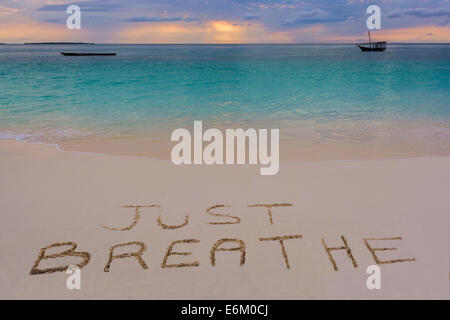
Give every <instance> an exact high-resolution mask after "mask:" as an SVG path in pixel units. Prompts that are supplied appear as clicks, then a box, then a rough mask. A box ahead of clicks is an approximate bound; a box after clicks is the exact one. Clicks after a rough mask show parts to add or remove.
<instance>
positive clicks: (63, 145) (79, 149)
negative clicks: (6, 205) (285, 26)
mask: <svg viewBox="0 0 450 320" xmlns="http://www.w3.org/2000/svg"><path fill="white" fill-rule="evenodd" d="M18 136H19V137H17V138H14V137H1V138H0V141H14V142H20V143H30V144H36V145H44V146H51V147H53V148H55V149H56V150H57V151H59V152H68V153H74V154H91V155H99V156H113V157H115V156H118V157H125V158H142V159H149V160H160V161H168V162H170V161H171V160H170V159H169V157H164V156H160V155H161V153H159V154H158V155H152V154H148V155H137V154H127V153H126V152H125V153H122V152H117V151H115V150H112V149H111V148H106V149H104V151H106V152H98V151H92V148H90V147H89V145H93V143H92V142H75V143H74V142H73V141H61V142H58V143H55V142H45V141H28V140H25V139H21V138H20V136H21V135H18ZM104 141H107V140H104ZM104 141H100V143H103V142H104ZM109 142H110V143H113V144H114V143H116V142H117V140H110V141H109ZM125 144H127V142H125ZM173 144H175V143H172V146H173ZM167 145H170V141H169V142H168V143H167ZM86 146H88V147H87V148H86ZM88 150H89V151H88ZM166 154H170V149H167V150H166ZM282 155H283V153H282V151H281V150H280V163H310V162H312V163H314V162H319V163H320V162H352V161H356V162H358V161H377V160H410V159H421V158H450V151H449V152H442V153H438V154H410V155H403V156H402V155H386V154H384V155H382V154H381V153H377V154H376V155H375V156H373V155H372V156H360V157H358V156H349V157H348V158H336V157H331V158H326V157H325V158H323V157H320V156H319V157H318V158H314V157H313V158H308V157H306V158H304V159H298V157H295V156H294V158H295V159H294V158H292V155H291V157H288V159H286V158H284V157H283V156H282Z"/></svg>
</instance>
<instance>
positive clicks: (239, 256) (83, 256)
mask: <svg viewBox="0 0 450 320" xmlns="http://www.w3.org/2000/svg"><path fill="white" fill-rule="evenodd" d="M292 206H293V204H292V203H259V204H249V205H248V207H250V208H260V209H261V212H262V213H264V214H265V215H266V216H267V219H268V223H269V224H270V225H273V224H274V217H273V211H276V210H282V209H283V208H286V207H292ZM160 207H161V206H160V205H158V204H151V205H125V206H122V208H127V209H130V210H132V213H133V218H132V219H131V221H130V223H129V224H128V225H126V226H123V227H110V226H105V225H103V226H101V227H102V228H103V229H106V230H109V231H113V232H116V231H119V232H127V231H130V230H132V229H133V228H134V227H135V226H136V225H137V224H138V223H139V221H140V218H141V211H142V210H144V209H150V208H160ZM229 207H230V206H227V205H223V204H217V205H214V206H211V207H209V208H207V209H206V214H207V215H208V216H211V217H214V219H215V220H214V221H210V222H208V224H209V225H232V224H240V223H241V218H240V217H237V216H233V215H230V214H226V213H222V212H223V210H226V208H229ZM189 221H190V216H189V214H186V215H185V217H184V221H182V222H181V223H180V224H178V225H169V224H165V223H164V222H163V217H162V216H161V215H159V216H158V217H157V219H156V222H157V224H158V226H159V227H160V228H162V229H163V230H175V229H181V228H183V227H185V226H187V225H188V224H189ZM301 239H303V235H302V234H300V233H298V234H297V233H294V234H276V235H271V236H265V237H259V238H258V240H259V242H261V245H265V244H267V243H268V242H273V243H275V244H277V245H278V246H279V250H280V253H281V255H280V256H279V258H277V259H279V260H280V264H281V265H282V266H283V268H285V269H290V268H291V264H290V262H289V252H288V250H287V248H286V243H287V242H289V241H301ZM392 240H397V241H400V240H403V238H402V237H401V236H399V235H392V236H390V237H367V238H362V239H361V245H363V246H364V247H365V248H366V249H367V250H368V252H369V253H370V255H371V256H372V258H373V260H374V262H375V263H376V264H378V265H381V264H393V263H402V262H413V261H415V258H410V257H408V258H403V257H402V258H396V259H391V260H385V259H383V258H382V257H380V254H381V252H384V251H391V250H397V248H391V247H390V248H387V247H383V246H381V245H382V243H383V241H392ZM200 241H201V240H200V239H196V238H188V239H178V240H174V241H172V242H171V243H169V244H168V247H167V250H166V251H165V254H164V256H163V257H162V261H161V268H196V267H199V266H200V262H199V261H198V260H197V259H196V258H192V257H189V258H187V257H188V256H191V255H192V252H191V251H189V246H195V245H196V244H198V243H199V242H200ZM330 243H333V245H332V244H330ZM334 243H338V244H337V245H336V244H334ZM321 246H322V249H323V254H324V255H326V256H327V257H328V260H329V262H330V267H331V268H332V269H333V270H335V271H338V270H339V266H338V264H337V262H336V260H335V257H334V255H335V254H336V253H338V252H343V253H345V254H346V256H347V257H348V259H349V261H350V262H351V265H352V266H353V267H354V268H357V267H358V262H357V260H356V259H355V257H354V255H353V253H352V248H351V245H350V244H349V241H348V240H347V238H346V237H345V235H341V236H340V239H326V237H322V238H321ZM77 247H78V246H77V243H76V242H72V241H70V242H56V243H53V244H50V245H48V246H46V247H44V248H41V249H40V250H39V253H38V257H37V259H36V260H35V262H34V264H33V266H32V268H31V271H30V274H31V275H39V274H48V273H54V272H64V271H66V270H67V268H69V266H70V265H72V264H61V265H57V266H52V267H50V268H42V267H41V266H40V265H41V263H42V262H43V261H44V260H55V261H53V262H55V263H56V261H57V259H60V260H61V261H64V259H62V258H67V257H72V258H73V259H77V260H79V261H78V263H77V264H76V265H77V266H78V267H79V268H83V267H85V266H87V265H88V264H89V261H90V260H91V257H92V255H91V253H90V252H88V251H86V250H84V249H83V250H79V249H77ZM180 248H184V249H180ZM55 250H56V253H55ZM146 250H147V245H146V244H145V243H144V242H142V241H131V242H124V243H117V244H114V245H112V246H111V247H109V248H108V251H109V254H108V260H107V261H105V266H104V268H103V271H104V272H111V271H112V269H113V265H114V264H115V263H119V261H124V262H123V263H125V261H126V262H127V263H137V264H139V265H140V267H141V268H142V269H148V264H147V261H146V259H144V254H145V252H146ZM49 251H50V252H52V253H48V252H49ZM119 252H120V253H119ZM220 254H233V255H236V264H238V265H239V266H241V267H243V266H244V265H245V261H246V260H245V258H246V245H245V242H244V241H243V240H241V239H238V238H234V237H233V238H231V237H230V238H221V239H217V240H216V241H214V242H213V243H212V244H211V247H210V250H209V264H210V265H211V267H215V266H216V265H217V263H218V262H217V256H219V255H220ZM173 256H185V257H186V260H184V261H182V262H178V263H171V262H170V260H171V257H172V258H173ZM274 258H276V257H274ZM133 261H135V262H133Z"/></svg>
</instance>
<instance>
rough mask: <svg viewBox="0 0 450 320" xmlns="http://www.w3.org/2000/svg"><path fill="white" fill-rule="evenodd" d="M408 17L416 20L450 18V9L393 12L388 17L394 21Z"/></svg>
mask: <svg viewBox="0 0 450 320" xmlns="http://www.w3.org/2000/svg"><path fill="white" fill-rule="evenodd" d="M406 15H407V16H413V17H416V18H433V17H450V9H443V8H438V9H426V8H415V9H402V10H393V11H391V12H390V13H389V14H388V15H387V16H386V17H387V18H391V19H393V18H399V17H401V16H406Z"/></svg>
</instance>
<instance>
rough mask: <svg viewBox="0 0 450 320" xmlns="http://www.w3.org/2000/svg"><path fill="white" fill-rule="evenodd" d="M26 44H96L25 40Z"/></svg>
mask: <svg viewBox="0 0 450 320" xmlns="http://www.w3.org/2000/svg"><path fill="white" fill-rule="evenodd" d="M24 44H95V43H93V42H25V43H24Z"/></svg>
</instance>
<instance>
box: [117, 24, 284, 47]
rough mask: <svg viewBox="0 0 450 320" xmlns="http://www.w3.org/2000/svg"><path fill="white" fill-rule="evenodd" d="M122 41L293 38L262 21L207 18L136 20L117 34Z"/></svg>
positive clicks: (118, 40) (278, 39) (249, 40)
mask: <svg viewBox="0 0 450 320" xmlns="http://www.w3.org/2000/svg"><path fill="white" fill-rule="evenodd" d="M115 41H117V42H120V43H217V44H219V43H222V44H223V43H262V42H264V43H269V42H272V43H274V42H291V41H292V39H291V38H290V37H289V35H288V34H286V33H277V32H271V31H270V30H267V29H266V28H265V27H264V26H263V25H262V24H260V23H253V24H251V25H249V24H247V23H246V22H244V21H227V20H207V21H203V23H201V24H190V23H186V22H185V21H176V22H164V23H161V22H155V23H148V24H133V25H128V26H127V27H126V28H124V29H122V30H121V31H120V32H119V33H118V34H116V36H115Z"/></svg>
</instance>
